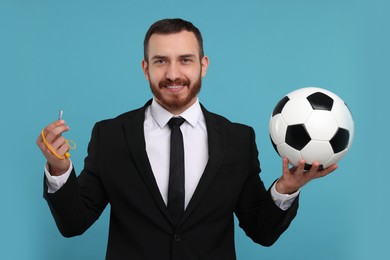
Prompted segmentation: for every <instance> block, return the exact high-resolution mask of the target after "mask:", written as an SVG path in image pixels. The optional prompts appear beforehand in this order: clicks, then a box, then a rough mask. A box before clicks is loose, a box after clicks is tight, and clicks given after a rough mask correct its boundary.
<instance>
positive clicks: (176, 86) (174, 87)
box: [166, 85, 184, 89]
mask: <svg viewBox="0 0 390 260" xmlns="http://www.w3.org/2000/svg"><path fill="white" fill-rule="evenodd" d="M166 88H168V89H179V88H184V85H174V86H166Z"/></svg>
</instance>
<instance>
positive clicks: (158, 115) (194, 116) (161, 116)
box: [150, 98, 203, 128]
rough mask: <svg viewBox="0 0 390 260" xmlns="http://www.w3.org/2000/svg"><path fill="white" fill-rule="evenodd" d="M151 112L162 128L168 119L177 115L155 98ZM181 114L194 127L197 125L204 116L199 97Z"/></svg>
mask: <svg viewBox="0 0 390 260" xmlns="http://www.w3.org/2000/svg"><path fill="white" fill-rule="evenodd" d="M150 112H151V114H152V117H153V118H154V120H156V122H157V124H158V125H159V126H160V128H163V127H164V126H165V125H166V124H167V123H168V121H169V120H170V119H171V118H172V117H174V116H175V115H173V114H172V113H171V112H169V111H168V110H166V109H165V108H164V107H162V106H161V105H160V104H159V103H158V102H157V101H156V100H155V98H153V101H152V104H151V105H150ZM179 116H181V117H182V118H184V119H185V120H186V121H187V123H189V124H190V125H191V126H192V127H195V126H196V125H197V123H198V122H199V121H200V120H201V118H202V116H203V113H202V109H201V107H200V103H199V99H196V101H195V103H194V104H193V105H192V106H190V107H189V108H188V109H187V110H185V111H184V112H183V113H181V114H180V115H179Z"/></svg>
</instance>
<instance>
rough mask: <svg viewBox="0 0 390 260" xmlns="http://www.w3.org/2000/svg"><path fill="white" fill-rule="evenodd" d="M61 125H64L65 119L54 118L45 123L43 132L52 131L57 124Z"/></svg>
mask: <svg viewBox="0 0 390 260" xmlns="http://www.w3.org/2000/svg"><path fill="white" fill-rule="evenodd" d="M61 125H65V120H63V119H61V120H56V121H54V122H53V123H51V124H49V125H47V126H46V127H45V128H44V132H45V133H46V132H50V131H52V130H53V129H54V128H56V127H58V126H61Z"/></svg>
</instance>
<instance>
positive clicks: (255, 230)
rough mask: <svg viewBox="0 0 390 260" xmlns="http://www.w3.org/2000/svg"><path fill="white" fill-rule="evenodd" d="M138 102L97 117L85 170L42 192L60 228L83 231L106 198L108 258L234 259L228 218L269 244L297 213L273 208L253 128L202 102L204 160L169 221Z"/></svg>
mask: <svg viewBox="0 0 390 260" xmlns="http://www.w3.org/2000/svg"><path fill="white" fill-rule="evenodd" d="M149 104H150V101H149V102H148V103H147V104H146V105H145V106H144V107H143V108H140V109H137V110H134V111H131V112H128V113H125V114H122V115H120V116H118V117H117V118H115V119H110V120H106V121H102V122H99V123H97V124H96V125H95V126H94V129H93V131H92V137H91V141H90V143H89V146H88V156H87V157H86V159H85V166H84V170H83V171H82V172H81V174H80V175H79V176H78V177H76V174H75V172H74V171H73V172H72V174H71V176H70V177H69V179H68V181H67V183H66V184H65V185H64V186H63V187H62V188H61V189H60V190H58V191H57V192H55V193H53V194H48V193H47V192H46V190H47V189H46V187H45V193H44V196H45V198H46V200H47V201H48V204H49V206H50V209H51V211H52V214H53V216H54V218H55V221H56V224H57V226H58V228H59V230H60V232H61V233H62V234H63V235H64V236H66V237H70V236H75V235H79V234H82V233H83V232H84V231H85V230H87V229H88V228H89V227H90V226H91V225H92V224H93V223H94V222H95V221H96V219H98V218H99V216H100V214H101V212H102V211H103V210H104V208H105V207H106V205H107V204H108V203H110V205H111V213H110V228H109V238H108V246H107V253H106V258H107V259H152V260H155V259H159V260H168V259H179V260H190V259H210V260H211V259H212V260H216V259H221V260H222V259H223V260H229V259H236V255H235V247H234V217H233V213H235V214H236V216H237V218H238V220H239V225H240V227H241V228H243V229H244V231H245V233H246V234H247V235H248V236H249V237H250V238H251V239H252V240H253V241H255V242H256V243H260V244H262V245H265V246H270V245H272V244H273V243H274V242H275V241H276V240H277V239H278V237H279V236H280V235H281V234H282V233H283V232H284V231H285V230H286V228H287V227H288V226H289V224H290V222H291V220H292V219H293V218H294V216H295V215H296V211H297V208H298V199H296V200H295V202H294V203H293V205H292V207H291V208H290V209H289V210H287V211H282V210H280V209H279V208H278V207H277V206H276V205H275V204H274V202H273V200H272V198H271V195H270V192H269V191H267V190H266V189H265V188H264V185H263V183H262V181H261V179H260V177H259V172H260V165H259V160H258V151H257V148H256V143H255V135H254V131H253V129H252V128H250V127H248V126H245V125H241V124H235V123H231V122H230V121H228V120H227V119H225V118H223V117H221V116H218V115H216V114H213V113H210V112H208V111H207V110H206V109H204V107H203V106H202V110H203V113H204V116H205V119H206V125H207V132H208V140H209V161H208V163H207V166H206V169H205V171H204V173H203V175H202V177H201V179H200V182H199V184H198V186H197V188H196V191H195V193H194V195H193V197H192V198H191V201H190V202H189V204H188V206H187V209H186V210H185V213H184V214H183V216H182V218H181V220H180V223H179V224H178V225H177V226H174V225H173V223H172V220H171V218H170V215H169V212H168V210H167V207H166V205H165V204H164V201H163V199H162V196H161V194H160V191H159V189H158V186H157V183H156V181H155V178H154V175H153V172H152V169H151V166H150V163H149V160H148V157H147V153H146V150H145V139H144V130H143V122H144V117H145V108H146V106H148V105H149Z"/></svg>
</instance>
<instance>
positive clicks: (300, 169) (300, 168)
mask: <svg viewBox="0 0 390 260" xmlns="http://www.w3.org/2000/svg"><path fill="white" fill-rule="evenodd" d="M305 164H306V161H305V160H300V161H299V163H298V167H297V169H296V171H295V173H300V174H303V172H304V171H305Z"/></svg>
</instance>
